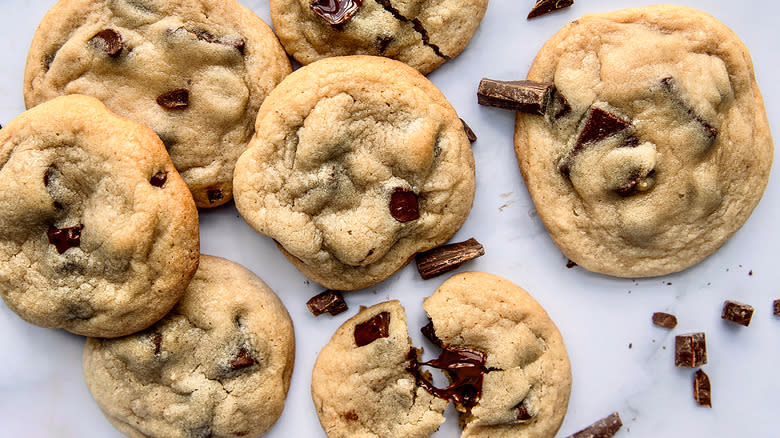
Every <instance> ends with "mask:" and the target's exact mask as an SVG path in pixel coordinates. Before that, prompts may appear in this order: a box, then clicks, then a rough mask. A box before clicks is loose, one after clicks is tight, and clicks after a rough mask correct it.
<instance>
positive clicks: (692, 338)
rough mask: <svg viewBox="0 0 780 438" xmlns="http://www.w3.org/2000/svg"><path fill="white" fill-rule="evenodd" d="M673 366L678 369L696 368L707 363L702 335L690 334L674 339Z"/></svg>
mask: <svg viewBox="0 0 780 438" xmlns="http://www.w3.org/2000/svg"><path fill="white" fill-rule="evenodd" d="M674 343H675V357H674V364H675V365H676V366H678V367H690V368H693V367H698V366H702V365H704V364H706V363H707V344H706V342H705V339H704V333H690V334H687V335H680V336H676V337H675V338H674Z"/></svg>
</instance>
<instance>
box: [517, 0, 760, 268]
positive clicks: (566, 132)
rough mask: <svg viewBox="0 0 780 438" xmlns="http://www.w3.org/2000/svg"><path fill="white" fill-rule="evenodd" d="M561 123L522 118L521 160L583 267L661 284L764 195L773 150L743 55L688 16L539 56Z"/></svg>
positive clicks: (617, 23) (654, 20)
mask: <svg viewBox="0 0 780 438" xmlns="http://www.w3.org/2000/svg"><path fill="white" fill-rule="evenodd" d="M528 79H530V80H533V81H539V82H554V83H555V86H556V87H557V89H558V91H559V92H560V94H561V95H562V96H564V97H565V98H566V99H567V101H568V104H569V105H570V107H571V108H570V111H569V112H568V113H564V114H563V115H558V116H557V117H556V116H555V115H553V116H549V115H548V116H547V117H540V116H533V115H528V114H518V116H517V124H516V128H515V150H516V152H517V157H518V161H519V164H520V169H521V170H522V173H523V176H524V177H525V181H526V185H527V187H528V190H529V192H530V194H531V197H532V198H533V200H534V203H535V204H536V208H537V210H538V212H539V217H540V218H541V219H542V221H543V222H544V224H545V226H546V227H547V230H548V231H549V233H550V235H551V237H552V239H553V241H554V242H555V243H556V245H558V247H559V248H560V249H561V251H563V253H564V254H565V255H566V257H568V258H570V259H571V260H573V261H574V262H576V263H577V264H578V265H580V266H582V267H584V268H586V269H588V270H591V271H594V272H600V273H604V274H608V275H614V276H618V277H644V276H655V275H663V274H668V273H672V272H676V271H680V270H682V269H685V268H687V267H689V266H691V265H694V264H696V263H698V262H699V261H701V260H702V259H704V258H705V257H707V256H708V255H710V254H711V253H713V252H714V251H715V250H717V249H718V248H719V247H720V246H721V245H723V243H724V242H726V240H728V238H729V237H731V236H732V235H733V234H734V233H735V232H736V231H737V230H738V229H739V228H740V227H741V226H742V224H743V223H744V222H745V221H746V220H747V218H748V216H750V213H751V212H752V211H753V208H754V207H755V206H756V204H758V201H759V200H760V199H761V196H762V194H763V193H764V188H765V187H766V184H767V180H768V177H769V170H770V167H771V164H772V157H773V144H772V138H771V135H770V132H769V124H768V121H767V116H766V112H765V110H764V103H763V100H762V98H761V94H760V92H759V89H758V86H757V84H756V81H755V77H754V73H753V65H752V62H751V59H750V54H749V53H748V51H747V49H746V48H745V46H744V45H743V44H742V43H741V42H740V40H739V39H738V38H737V36H736V35H734V33H733V32H732V31H731V30H730V29H728V28H727V27H726V26H724V25H723V24H722V23H720V22H718V21H717V20H715V19H714V18H712V17H711V16H709V15H707V14H705V13H703V12H699V11H696V10H694V9H690V8H686V7H681V6H652V7H646V8H638V9H627V10H622V11H616V12H610V13H604V14H596V15H586V16H584V17H582V18H581V19H579V20H575V21H574V22H572V23H570V24H569V25H567V26H566V27H564V28H563V29H562V30H561V31H559V32H558V33H557V34H556V35H555V36H553V37H552V39H550V40H549V41H548V42H547V43H546V44H545V45H544V47H543V48H542V49H541V51H540V52H539V54H538V55H537V57H536V60H535V61H534V63H533V65H532V67H531V70H530V72H529V74H528Z"/></svg>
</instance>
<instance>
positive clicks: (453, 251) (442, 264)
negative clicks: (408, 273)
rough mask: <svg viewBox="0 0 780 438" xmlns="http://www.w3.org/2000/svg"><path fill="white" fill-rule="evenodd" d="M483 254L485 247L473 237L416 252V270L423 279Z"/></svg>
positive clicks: (453, 268) (447, 270)
mask: <svg viewBox="0 0 780 438" xmlns="http://www.w3.org/2000/svg"><path fill="white" fill-rule="evenodd" d="M483 255H485V248H484V247H483V246H482V244H481V243H479V242H477V240H476V239H474V238H473V237H472V238H471V239H469V240H466V241H465V242H458V243H451V244H449V245H444V246H440V247H438V248H434V249H432V250H430V251H425V252H421V253H419V254H417V257H416V261H417V271H418V272H420V277H422V278H423V280H428V279H429V278H433V277H436V276H438V275H441V274H444V273H445V272H450V271H452V270H455V269H457V268H458V267H460V266H461V265H462V264H464V263H466V262H467V261H469V260H474V259H475V258H477V257H480V256H483Z"/></svg>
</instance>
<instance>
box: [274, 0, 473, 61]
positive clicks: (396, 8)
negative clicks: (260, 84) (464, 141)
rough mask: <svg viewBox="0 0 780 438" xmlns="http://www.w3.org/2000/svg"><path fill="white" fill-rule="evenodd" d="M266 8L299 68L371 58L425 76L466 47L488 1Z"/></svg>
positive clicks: (305, 2)
mask: <svg viewBox="0 0 780 438" xmlns="http://www.w3.org/2000/svg"><path fill="white" fill-rule="evenodd" d="M270 5H271V20H272V21H273V23H274V29H275V30H276V32H277V33H278V34H279V39H280V40H281V41H282V44H283V45H284V47H285V49H286V50H287V52H288V53H289V54H291V55H292V56H293V57H294V58H295V59H296V60H297V61H298V62H300V63H301V64H304V65H305V64H309V63H311V62H314V61H316V60H318V59H322V58H326V57H329V56H344V55H376V56H387V57H389V58H393V59H397V60H399V61H401V62H404V63H406V64H409V65H410V66H412V67H414V68H416V69H417V70H419V71H420V72H421V73H423V74H428V73H430V72H431V71H433V70H435V69H436V68H437V67H439V66H440V65H441V64H443V63H444V62H445V61H447V60H449V59H452V58H454V57H455V56H457V55H458V54H459V53H460V52H461V51H462V50H463V49H464V48H465V47H466V45H467V44H468V42H469V41H470V40H471V37H472V36H473V35H474V32H476V30H477V27H478V26H479V23H480V21H482V17H483V16H484V15H485V10H486V9H487V5H488V0H271V3H270ZM315 11H317V12H315ZM318 12H319V13H318Z"/></svg>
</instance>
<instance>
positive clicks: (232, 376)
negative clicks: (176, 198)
mask: <svg viewBox="0 0 780 438" xmlns="http://www.w3.org/2000/svg"><path fill="white" fill-rule="evenodd" d="M294 353H295V340H294V334H293V327H292V321H291V320H290V317H289V315H288V314H287V310H286V309H285V308H284V305H283V304H282V302H281V301H279V298H278V297H277V296H276V294H274V293H273V291H272V290H271V289H270V288H268V286H266V284H265V283H263V281H262V280H260V279H259V278H258V277H257V276H255V275H254V274H253V273H251V272H250V271H248V270H247V269H245V268H244V267H242V266H240V265H238V264H236V263H233V262H230V261H228V260H225V259H221V258H218V257H211V256H202V257H201V262H200V267H199V268H198V271H197V273H196V274H195V277H194V278H193V279H192V282H191V283H190V286H189V287H188V288H187V292H186V294H185V295H184V297H183V298H182V300H181V301H180V302H179V303H178V304H177V305H176V307H175V308H174V309H173V310H172V311H171V313H169V314H168V315H167V316H166V317H165V318H163V319H162V320H161V321H160V322H158V323H157V324H155V325H154V326H152V327H150V328H148V329H147V330H144V331H142V332H139V333H136V334H134V335H131V336H126V337H123V338H118V339H97V338H89V339H87V342H86V344H85V347H84V356H83V365H84V377H85V378H86V380H87V385H88V386H89V389H90V391H91V392H92V395H93V397H94V398H95V400H96V401H97V403H98V405H100V409H101V410H102V411H103V413H104V414H105V416H106V418H108V420H109V421H111V423H112V424H113V425H114V426H116V427H117V428H118V429H119V430H120V431H122V432H123V433H125V434H126V435H128V436H131V437H138V438H143V437H211V436H219V437H257V436H259V435H262V434H263V433H265V432H266V431H267V430H268V429H270V428H271V426H272V425H273V424H274V423H275V422H276V420H277V419H278V418H279V416H280V415H281V413H282V409H283V408H284V401H285V398H286V396H287V389H288V388H289V386H290V375H291V373H292V369H293V360H294V356H295V354H294Z"/></svg>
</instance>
